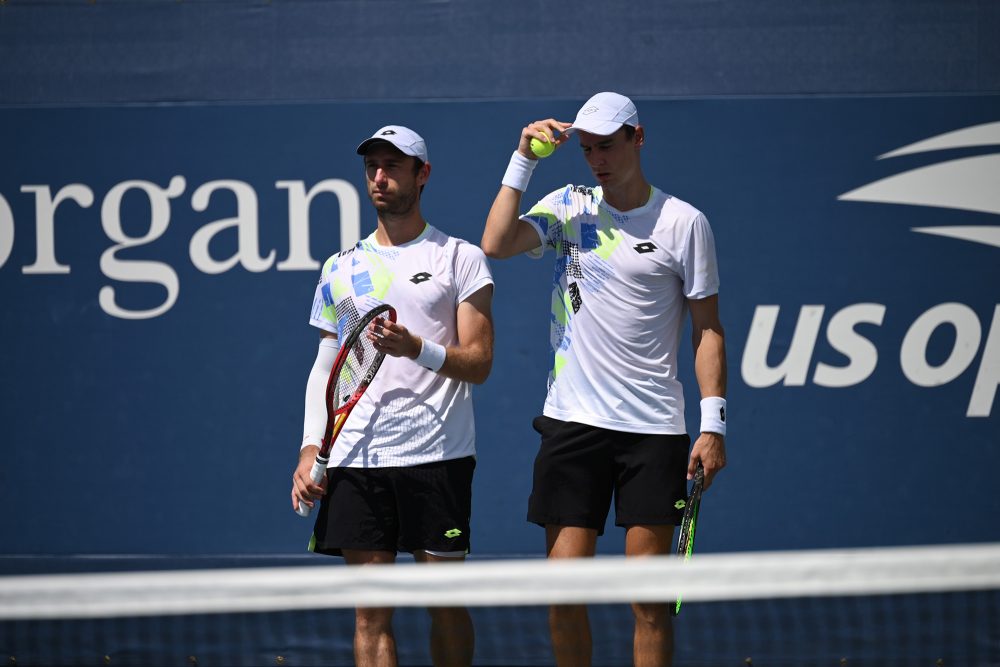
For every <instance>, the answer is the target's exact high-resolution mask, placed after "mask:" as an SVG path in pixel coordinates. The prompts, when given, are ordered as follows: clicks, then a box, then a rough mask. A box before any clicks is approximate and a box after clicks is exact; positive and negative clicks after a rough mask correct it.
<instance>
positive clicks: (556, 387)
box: [482, 92, 726, 667]
mask: <svg viewBox="0 0 1000 667" xmlns="http://www.w3.org/2000/svg"><path fill="white" fill-rule="evenodd" d="M574 133H575V134H576V135H577V136H578V137H579V142H580V148H581V149H582V150H583V156H584V159H585V160H586V161H587V164H588V166H589V167H590V169H591V172H592V173H593V175H594V178H595V180H596V181H597V185H596V187H589V186H578V185H567V186H565V187H562V188H559V189H558V190H556V191H554V192H552V193H549V194H548V195H546V196H545V197H543V198H542V199H541V200H540V201H539V202H538V203H537V204H535V205H534V206H532V207H531V208H530V209H529V210H528V212H527V213H525V214H523V215H519V214H518V211H519V210H520V206H521V195H522V193H523V192H524V191H525V190H526V189H527V186H528V181H529V179H530V176H531V173H532V170H533V169H534V168H535V166H536V164H537V159H536V156H535V155H534V153H533V152H532V150H531V140H532V139H538V140H540V141H554V142H555V143H556V144H557V145H558V144H562V143H564V142H565V141H567V140H568V139H569V137H570V136H571V135H572V134H574ZM644 141H645V130H644V128H643V127H642V126H641V125H640V124H639V116H638V112H637V110H636V107H635V105H634V104H633V103H632V101H631V100H629V99H628V98H627V97H624V96H622V95H619V94H617V93H609V92H604V93H598V94H597V95H594V96H593V97H592V98H590V99H589V100H587V102H586V103H584V105H583V106H582V107H581V108H580V111H579V113H578V114H577V116H576V120H575V121H574V122H573V123H565V122H560V121H557V120H554V119H551V118H550V119H547V120H540V121H536V122H534V123H531V124H530V125H528V126H527V127H525V128H524V129H523V130H522V131H521V138H520V142H519V144H518V147H517V150H516V151H515V152H514V154H513V155H512V156H511V160H510V165H509V167H508V169H507V172H506V173H505V175H504V178H503V184H502V185H501V187H500V192H499V193H498V194H497V197H496V200H495V201H494V203H493V207H492V209H491V210H490V213H489V216H488V218H487V221H486V229H485V231H484V233H483V239H482V247H483V250H484V251H485V252H486V254H487V255H488V256H490V257H496V258H507V257H512V256H514V255H519V254H522V253H526V254H528V255H529V256H531V257H536V258H537V257H541V256H542V255H543V253H544V252H545V250H547V249H551V250H553V251H554V252H555V261H556V267H555V268H556V270H555V272H554V278H553V286H552V325H551V332H550V344H551V346H552V350H553V354H554V362H553V366H552V370H551V372H550V373H549V380H548V383H549V387H548V394H547V396H546V399H545V406H544V409H543V413H542V416H540V417H537V418H536V419H535V421H534V427H535V430H536V431H538V432H539V434H540V435H541V444H540V447H539V451H538V455H537V457H536V459H535V466H534V481H533V486H532V491H531V497H530V499H529V501H528V520H529V521H531V522H534V523H537V524H539V525H542V526H544V527H545V538H546V553H547V555H548V557H549V558H579V557H585V556H592V555H594V553H595V551H596V543H597V538H598V536H600V535H601V534H602V533H603V530H604V524H605V521H606V518H607V516H608V512H609V508H610V503H611V499H612V497H613V498H614V500H615V523H616V525H618V526H622V527H623V528H624V529H625V553H626V555H627V556H643V555H654V554H667V553H670V551H671V544H672V541H673V529H674V528H673V527H674V526H675V525H677V524H679V523H680V519H681V517H682V509H681V508H683V501H684V499H685V498H686V496H687V490H686V486H687V484H686V479H692V478H693V476H694V474H695V472H696V470H697V467H698V466H699V465H701V466H703V467H704V471H705V486H706V488H707V487H708V486H709V485H710V484H711V483H712V479H713V478H714V477H715V474H716V473H717V472H718V471H719V470H720V469H721V468H722V467H723V466H724V465H725V463H726V450H725V440H724V436H725V433H726V428H725V426H726V424H725V403H726V401H725V398H724V397H725V392H726V358H725V343H724V338H723V331H722V326H721V324H720V322H719V313H718V289H719V275H718V269H717V266H716V256H715V242H714V238H713V236H712V230H711V228H710V227H709V225H708V220H707V219H706V218H705V216H704V215H702V213H701V212H699V211H698V210H697V209H695V208H694V207H693V206H691V205H690V204H687V203H685V202H683V201H681V200H680V199H678V198H677V197H674V196H672V195H669V194H667V193H665V192H663V191H661V190H659V189H658V188H655V187H653V186H652V185H650V184H649V182H648V181H647V180H646V178H645V176H644V175H643V171H642V165H641V161H640V152H641V150H642V148H643V144H644ZM687 310H690V312H691V322H692V330H693V343H694V357H695V374H696V377H697V380H698V385H699V387H700V389H701V397H702V400H701V409H702V423H701V433H700V435H699V437H698V439H697V441H696V442H695V444H694V446H693V447H692V448H691V450H690V454H689V452H688V447H689V445H690V438H689V437H688V435H687V429H686V426H685V423H684V394H683V389H682V387H681V384H680V382H679V381H678V377H677V352H678V347H679V338H680V333H681V330H682V327H683V322H684V317H685V312H686V311H687ZM632 608H633V611H634V613H635V622H636V623H635V638H634V645H633V646H634V660H635V664H636V665H669V664H670V663H671V660H672V654H673V631H672V626H671V619H670V612H669V608H668V605H667V604H647V603H642V604H633V605H632ZM549 627H550V630H551V633H552V644H553V650H554V651H555V655H556V663H557V664H558V665H560V667H567V666H569V665H589V664H590V653H591V638H590V626H589V621H588V618H587V610H586V607H584V606H558V607H553V608H552V609H551V610H550V613H549Z"/></svg>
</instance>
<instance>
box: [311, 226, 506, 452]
mask: <svg viewBox="0 0 1000 667" xmlns="http://www.w3.org/2000/svg"><path fill="white" fill-rule="evenodd" d="M492 283H493V277H492V275H491V274H490V269H489V265H488V263H487V261H486V255H484V254H483V251H482V250H480V249H479V248H477V247H476V246H474V245H471V244H469V243H466V242H465V241H463V240H461V239H456V238H452V237H450V236H448V235H446V234H444V233H442V232H440V231H439V230H437V229H435V228H434V227H431V226H430V225H427V227H426V228H425V229H424V231H423V232H422V233H421V234H420V236H418V237H417V238H416V239H414V240H413V241H410V242H409V243H406V244H403V245H400V246H380V245H379V244H378V243H376V241H375V235H374V233H373V234H372V235H370V236H369V237H368V238H366V239H364V240H362V241H359V242H358V243H357V245H355V246H354V247H353V248H351V249H349V250H345V251H343V252H341V253H339V254H337V255H334V256H333V257H330V258H329V259H328V260H326V262H325V263H324V265H323V271H322V274H321V275H320V281H319V285H318V286H317V287H316V294H315V296H314V297H313V306H312V315H311V317H310V319H309V323H310V324H312V325H313V326H316V327H319V328H320V329H323V330H325V331H329V332H331V333H334V334H337V336H338V338H340V339H341V340H342V335H343V334H342V331H343V330H345V329H348V330H349V327H350V324H349V322H350V320H351V318H352V315H353V317H354V320H355V321H356V320H357V317H358V315H359V314H364V313H367V312H368V311H369V310H371V309H372V308H374V307H375V306H377V305H379V304H382V303H388V304H390V305H392V306H393V307H394V308H395V309H396V320H397V321H398V322H399V323H400V324H403V325H404V326H406V328H407V329H409V330H410V331H412V332H413V333H415V334H417V335H419V336H422V337H424V338H427V339H428V340H431V341H434V342H436V343H438V344H440V345H445V346H448V345H457V344H458V332H457V327H456V312H457V309H458V304H459V303H461V302H462V301H464V300H466V299H467V298H469V296H471V295H472V294H473V293H475V292H476V291H477V290H479V289H481V288H482V287H484V286H486V285H491V284H492ZM475 451H476V448H475V421H474V418H473V413H472V388H471V386H470V385H469V383H468V382H461V381H459V380H452V379H449V378H446V377H444V376H443V375H440V374H438V373H435V372H432V371H429V370H427V369H426V368H423V367H422V366H420V365H418V364H417V363H416V362H415V361H413V360H412V359H406V358H402V357H391V356H386V358H385V361H384V362H383V363H382V367H381V368H380V369H379V372H378V374H377V375H376V376H375V380H374V381H373V382H372V384H371V386H370V387H368V390H367V391H366V392H365V394H364V395H363V396H362V397H361V400H360V401H358V404H357V405H356V406H355V407H354V410H353V411H352V412H351V414H350V416H349V417H348V418H347V421H346V422H345V424H344V428H343V430H342V431H341V432H340V436H339V437H338V438H337V441H336V443H334V447H333V451H332V452H331V453H330V465H331V466H340V467H348V468H387V467H398V466H413V465H419V464H421V463H430V462H434V461H445V460H448V459H455V458H461V457H464V456H472V455H474V454H475Z"/></svg>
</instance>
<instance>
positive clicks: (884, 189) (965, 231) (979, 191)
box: [837, 122, 1000, 247]
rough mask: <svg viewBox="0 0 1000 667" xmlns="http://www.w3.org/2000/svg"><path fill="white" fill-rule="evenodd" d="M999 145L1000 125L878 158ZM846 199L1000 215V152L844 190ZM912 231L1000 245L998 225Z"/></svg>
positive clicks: (942, 136)
mask: <svg viewBox="0 0 1000 667" xmlns="http://www.w3.org/2000/svg"><path fill="white" fill-rule="evenodd" d="M992 145H1000V122H995V123H984V124H982V125H974V126H972V127H966V128H963V129H961V130H955V131H954V132H947V133H945V134H939V135H937V136H935V137H931V138H929V139H925V140H923V141H918V142H916V143H913V144H910V145H908V146H903V147H902V148H897V149H896V150H894V151H890V152H888V153H885V154H883V155H880V156H879V157H878V159H880V160H881V159H883V158H889V157H897V156H900V155H912V154H915V153H923V152H928V151H936V150H946V149H951V148H970V147H977V146H992ZM837 199H839V200H844V201H864V202H876V203H884V204H911V205H914V206H936V207H939V208H951V209H960V210H965V211H977V212H980V213H992V214H994V215H1000V154H993V155H979V156H975V157H968V158H961V159H958V160H949V161H946V162H940V163H938V164H933V165H930V166H927V167H921V168H919V169H913V170H911V171H906V172H903V173H902V174H896V175H895V176H889V177H888V178H883V179H881V180H878V181H875V182H873V183H869V184H868V185H863V186H861V187H860V188H857V189H856V190H851V191H850V192H846V193H844V194H842V195H840V196H839V197H837ZM911 231H914V232H919V233H921V234H933V235H936V236H947V237H950V238H955V239H961V240H963V241H972V242H974V243H984V244H986V245H992V246H996V247H1000V225H998V226H992V225H983V226H967V227H914V228H913V229H912V230H911Z"/></svg>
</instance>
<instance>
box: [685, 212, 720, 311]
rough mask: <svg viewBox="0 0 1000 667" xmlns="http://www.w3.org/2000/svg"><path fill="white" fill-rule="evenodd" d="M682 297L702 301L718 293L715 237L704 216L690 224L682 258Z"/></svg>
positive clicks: (699, 216)
mask: <svg viewBox="0 0 1000 667" xmlns="http://www.w3.org/2000/svg"><path fill="white" fill-rule="evenodd" d="M682 262H683V264H682V278H683V280H684V296H686V297H687V298H689V299H704V298H705V297H709V296H712V295H713V294H718V293H719V265H718V262H717V261H716V257H715V237H714V236H713V235H712V227H711V226H710V225H709V224H708V219H707V218H706V217H705V216H704V214H702V213H699V214H698V215H697V216H696V217H695V219H694V220H693V221H692V223H691V228H690V230H689V231H688V238H687V243H686V244H685V246H684V253H683V256H682Z"/></svg>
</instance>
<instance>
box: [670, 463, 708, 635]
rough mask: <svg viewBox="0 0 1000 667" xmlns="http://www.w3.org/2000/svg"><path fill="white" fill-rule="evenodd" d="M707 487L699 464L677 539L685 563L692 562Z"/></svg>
mask: <svg viewBox="0 0 1000 667" xmlns="http://www.w3.org/2000/svg"><path fill="white" fill-rule="evenodd" d="M704 487H705V468H703V467H702V465H701V464H700V463H699V464H698V470H697V471H696V472H695V474H694V483H693V484H692V485H691V495H689V496H688V497H687V500H685V501H684V518H683V519H681V533H680V535H679V536H678V538H677V555H678V556H680V557H681V558H683V559H684V562H687V561H689V560H691V554H692V553H694V533H695V528H697V525H698V510H699V509H700V507H701V492H702V491H703V490H704ZM671 613H672V614H673V615H674V616H676V615H677V614H679V613H681V596H680V595H678V596H677V603H676V604H675V605H674V608H673V609H672V610H671Z"/></svg>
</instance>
